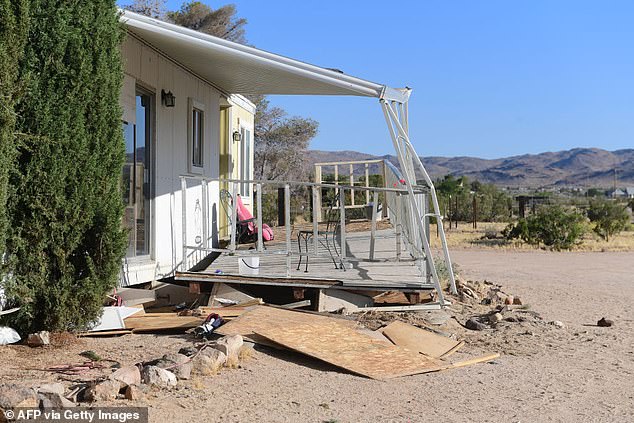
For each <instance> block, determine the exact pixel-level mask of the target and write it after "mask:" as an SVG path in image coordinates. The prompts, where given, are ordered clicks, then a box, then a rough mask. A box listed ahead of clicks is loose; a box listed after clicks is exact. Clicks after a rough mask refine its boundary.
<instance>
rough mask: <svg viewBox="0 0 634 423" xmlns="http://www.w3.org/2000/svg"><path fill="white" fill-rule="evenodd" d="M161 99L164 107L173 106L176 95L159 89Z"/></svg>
mask: <svg viewBox="0 0 634 423" xmlns="http://www.w3.org/2000/svg"><path fill="white" fill-rule="evenodd" d="M161 100H162V101H163V105H164V106H165V107H174V105H175V104H176V97H174V94H172V92H171V91H168V92H165V90H161Z"/></svg>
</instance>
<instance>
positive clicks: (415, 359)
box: [254, 319, 444, 380]
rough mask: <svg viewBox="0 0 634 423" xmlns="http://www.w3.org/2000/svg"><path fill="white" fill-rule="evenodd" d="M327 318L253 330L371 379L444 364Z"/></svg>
mask: <svg viewBox="0 0 634 423" xmlns="http://www.w3.org/2000/svg"><path fill="white" fill-rule="evenodd" d="M329 320H330V321H328V322H326V323H324V322H313V323H304V324H301V323H300V324H289V325H287V326H286V327H284V328H281V327H278V328H273V327H258V328H254V330H255V332H256V333H257V334H258V335H261V336H263V337H265V338H267V339H269V340H271V341H273V342H275V343H278V344H280V345H283V346H285V347H287V348H289V349H292V350H294V351H298V352H301V353H303V354H306V355H309V356H311V357H315V358H317V359H319V360H322V361H325V362H327V363H330V364H332V365H334V366H337V367H340V368H343V369H346V370H348V371H350V372H352V373H356V374H359V375H362V376H366V377H369V378H372V379H379V380H385V379H391V378H395V377H399V376H407V375H413V374H419V373H427V372H433V371H437V370H439V369H440V368H442V367H443V364H444V363H443V362H442V361H440V360H437V359H434V358H432V357H427V356H425V355H423V354H419V353H416V352H413V351H409V350H407V349H405V348H401V347H398V346H396V345H389V344H387V343H385V342H383V341H379V340H376V339H374V338H372V337H370V336H367V335H365V334H363V333H360V332H358V331H356V330H355V329H353V328H351V327H350V326H349V325H345V324H341V323H340V322H339V321H337V320H335V319H329Z"/></svg>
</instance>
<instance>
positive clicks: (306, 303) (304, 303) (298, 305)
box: [282, 300, 311, 309]
mask: <svg viewBox="0 0 634 423" xmlns="http://www.w3.org/2000/svg"><path fill="white" fill-rule="evenodd" d="M310 304H311V301H310V300H304V301H297V302H295V303H290V304H284V305H283V306H282V307H284V308H288V309H293V308H302V307H309V306H310Z"/></svg>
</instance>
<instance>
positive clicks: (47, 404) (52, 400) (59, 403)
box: [38, 392, 75, 409]
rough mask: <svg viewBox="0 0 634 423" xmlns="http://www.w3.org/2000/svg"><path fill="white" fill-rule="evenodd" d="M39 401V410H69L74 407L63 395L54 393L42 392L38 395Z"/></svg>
mask: <svg viewBox="0 0 634 423" xmlns="http://www.w3.org/2000/svg"><path fill="white" fill-rule="evenodd" d="M38 398H39V399H40V408H44V409H46V408H54V409H60V408H70V407H74V406H75V403H74V402H72V401H71V400H69V399H67V398H65V397H64V396H63V395H61V394H58V393H56V392H43V393H39V394H38Z"/></svg>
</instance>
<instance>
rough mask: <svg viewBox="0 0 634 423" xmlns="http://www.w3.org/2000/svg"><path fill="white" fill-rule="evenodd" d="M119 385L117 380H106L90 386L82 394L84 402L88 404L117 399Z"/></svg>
mask: <svg viewBox="0 0 634 423" xmlns="http://www.w3.org/2000/svg"><path fill="white" fill-rule="evenodd" d="M120 390H121V384H120V382H119V381H118V380H106V381H103V382H99V383H97V384H95V385H91V386H90V387H88V389H86V392H85V393H84V400H85V401H88V402H94V401H111V400H113V399H116V398H117V395H119V391H120Z"/></svg>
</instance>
